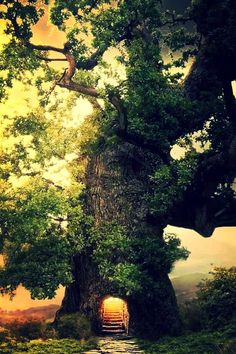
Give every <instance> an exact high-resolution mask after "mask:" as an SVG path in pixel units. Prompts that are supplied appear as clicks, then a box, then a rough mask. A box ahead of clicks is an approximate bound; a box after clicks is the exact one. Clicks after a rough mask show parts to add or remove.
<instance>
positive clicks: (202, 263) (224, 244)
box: [0, 14, 236, 310]
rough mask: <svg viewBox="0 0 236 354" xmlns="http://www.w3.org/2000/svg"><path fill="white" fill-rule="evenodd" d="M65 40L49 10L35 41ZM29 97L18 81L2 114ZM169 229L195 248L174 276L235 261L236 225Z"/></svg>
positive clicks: (10, 304) (26, 297) (11, 306)
mask: <svg viewBox="0 0 236 354" xmlns="http://www.w3.org/2000/svg"><path fill="white" fill-rule="evenodd" d="M2 27H3V24H2V23H1V21H0V35H1V37H0V45H1V44H2V43H4V42H5V40H6V39H5V37H4V35H3V32H2ZM64 41H65V36H64V34H62V33H60V32H59V31H58V30H57V28H56V27H55V26H52V25H51V24H50V23H49V21H48V16H47V14H46V15H45V16H44V17H43V18H42V19H41V20H40V22H39V23H38V25H37V26H35V28H34V38H33V40H32V42H34V43H35V44H40V43H44V44H51V45H55V46H57V47H62V46H63V43H64ZM114 53H115V50H113V51H110V52H109V53H107V54H106V57H107V59H108V60H110V61H111V60H112V58H113V57H114ZM53 56H54V55H53ZM57 65H58V64H57ZM60 67H62V68H63V67H66V63H62V64H60ZM62 92H63V91H62ZM62 94H63V93H62ZM29 98H30V102H31V106H32V108H33V107H34V106H35V105H36V104H37V99H36V91H35V89H34V88H32V89H30V90H29V91H27V90H25V88H24V87H23V85H22V84H21V83H19V82H16V83H15V85H14V89H13V91H12V92H11V94H10V96H9V99H8V101H7V102H5V103H3V104H0V115H3V114H9V115H12V116H14V115H15V114H17V113H19V112H21V113H23V114H24V113H25V112H24V109H25V108H24V107H25V104H24V102H25V100H26V99H29ZM77 110H78V111H77ZM81 110H82V111H83V114H82V115H83V116H86V113H88V112H89V110H90V108H89V106H88V104H87V103H86V102H82V101H81V102H80V103H79V105H78V104H77V106H75V109H74V113H73V119H76V118H78V119H79V118H80V116H81ZM79 111H80V112H79ZM175 153H176V154H177V155H178V154H179V150H178V149H177V148H176V150H175ZM166 231H168V232H174V233H176V234H177V235H178V236H179V237H180V239H181V240H182V244H183V246H185V247H187V249H188V250H189V251H190V252H191V254H190V256H189V258H188V260H187V261H184V262H178V263H177V264H176V266H175V268H174V270H173V272H172V274H171V276H172V277H174V276H179V275H183V274H189V273H196V272H201V273H207V272H208V271H209V270H210V269H212V267H213V265H214V266H232V265H235V256H236V227H231V228H226V227H223V228H218V229H216V230H215V232H214V234H213V235H212V237H210V238H203V237H201V236H200V235H198V234H197V233H196V232H194V231H192V230H186V229H181V228H175V227H172V226H169V227H168V228H167V230H166ZM63 292H64V290H63V288H61V289H59V290H58V293H57V296H56V298H54V299H53V300H40V301H39V300H32V299H31V298H30V294H29V292H27V291H26V290H25V289H23V288H22V287H20V288H19V289H18V291H17V295H16V296H15V298H14V299H13V301H10V300H9V298H8V297H6V296H4V297H0V308H2V309H4V310H15V309H25V308H29V307H32V306H40V305H47V304H52V303H56V304H59V303H60V302H61V299H62V297H63Z"/></svg>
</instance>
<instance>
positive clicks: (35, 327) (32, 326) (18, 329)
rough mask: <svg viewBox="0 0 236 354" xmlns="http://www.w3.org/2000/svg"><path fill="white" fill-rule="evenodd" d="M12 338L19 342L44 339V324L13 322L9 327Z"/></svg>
mask: <svg viewBox="0 0 236 354" xmlns="http://www.w3.org/2000/svg"><path fill="white" fill-rule="evenodd" d="M9 331H10V334H11V337H13V338H16V339H17V340H25V339H26V340H32V339H38V338H41V337H42V333H43V324H42V322H40V321H33V320H31V321H27V322H13V323H11V324H10V325H9Z"/></svg>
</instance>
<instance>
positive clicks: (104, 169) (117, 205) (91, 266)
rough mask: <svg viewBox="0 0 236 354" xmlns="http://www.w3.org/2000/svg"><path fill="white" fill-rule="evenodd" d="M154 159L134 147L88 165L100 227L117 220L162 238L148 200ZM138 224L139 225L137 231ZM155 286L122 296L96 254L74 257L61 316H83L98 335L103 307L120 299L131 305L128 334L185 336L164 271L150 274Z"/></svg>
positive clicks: (90, 199) (92, 207)
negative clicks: (109, 299)
mask: <svg viewBox="0 0 236 354" xmlns="http://www.w3.org/2000/svg"><path fill="white" fill-rule="evenodd" d="M157 164H158V161H157V160H155V157H154V156H153V155H152V154H144V153H143V151H141V150H138V149H137V148H134V147H133V146H132V145H129V144H121V145H118V146H116V147H115V148H111V147H110V148H107V149H106V150H105V151H103V152H102V153H100V154H97V155H96V156H93V157H92V158H91V159H90V161H89V162H88V166H87V177H86V183H87V207H88V211H89V213H91V214H92V215H93V216H94V218H95V220H96V222H97V223H98V224H99V223H102V222H106V221H111V220H113V221H114V220H116V221H118V222H119V223H121V224H124V225H126V226H131V227H133V226H134V225H135V227H136V228H137V227H139V225H140V227H141V228H142V230H144V229H145V228H149V229H152V228H153V229H154V230H155V229H156V230H157V231H156V236H157V237H162V234H163V226H164V225H160V226H158V227H157V226H156V225H155V227H153V225H150V224H149V222H148V207H147V203H146V199H145V195H146V193H147V192H148V191H149V189H150V186H149V182H148V181H149V178H148V176H149V175H150V174H151V173H152V172H153V169H154V168H155V167H157ZM137 225H138V226H137ZM148 271H149V273H150V274H149V275H150V276H151V278H152V280H153V284H152V286H151V287H149V288H148V291H147V293H146V294H145V295H141V294H140V295H132V296H129V297H127V296H126V295H125V294H122V293H120V292H119V293H117V292H116V290H115V288H114V286H113V284H112V283H109V282H108V281H106V280H104V279H103V278H102V277H101V276H100V274H99V271H98V267H97V264H96V262H95V260H94V259H93V255H92V250H91V252H90V251H87V254H80V255H76V256H74V259H73V275H74V282H73V283H72V284H71V285H70V286H69V287H68V288H67V289H66V293H65V297H64V300H63V302H62V306H61V308H60V310H59V311H58V315H59V316H60V315H62V314H64V313H73V312H82V313H84V314H85V315H86V316H88V318H90V319H91V321H92V325H93V328H94V329H95V331H98V332H99V306H100V304H101V300H102V298H104V297H105V296H106V295H112V296H119V297H122V298H123V299H125V300H126V301H127V303H128V309H129V314H130V326H129V331H130V333H132V334H136V335H139V336H142V337H150V338H151V337H152V338H156V337H159V336H161V335H164V334H173V335H174V334H178V333H180V329H181V325H180V320H179V315H178V308H177V303H176V298H175V294H174V290H173V287H172V284H171V282H170V280H169V278H168V274H167V272H166V271H165V270H163V271H159V272H153V271H152V270H151V269H149V270H148Z"/></svg>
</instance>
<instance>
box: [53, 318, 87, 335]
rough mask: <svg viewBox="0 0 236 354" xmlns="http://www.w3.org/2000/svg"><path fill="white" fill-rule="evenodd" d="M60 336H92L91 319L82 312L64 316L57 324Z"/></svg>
mask: <svg viewBox="0 0 236 354" xmlns="http://www.w3.org/2000/svg"><path fill="white" fill-rule="evenodd" d="M57 332H58V336H59V338H74V339H88V338H90V337H91V336H92V330H91V324H90V322H89V320H88V319H87V318H86V317H85V316H84V315H81V314H70V315H65V316H62V317H61V318H60V320H59V322H58V324H57Z"/></svg>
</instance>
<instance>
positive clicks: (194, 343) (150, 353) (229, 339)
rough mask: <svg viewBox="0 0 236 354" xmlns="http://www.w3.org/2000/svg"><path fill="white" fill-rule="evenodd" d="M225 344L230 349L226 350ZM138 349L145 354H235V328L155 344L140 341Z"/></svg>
mask: <svg viewBox="0 0 236 354" xmlns="http://www.w3.org/2000/svg"><path fill="white" fill-rule="evenodd" d="M227 344H230V345H228V346H230V347H231V348H228V349H227ZM140 347H141V348H142V349H143V350H144V352H145V353H146V354H224V353H225V354H228V353H230V354H231V353H236V328H234V327H233V326H228V327H225V328H223V329H221V330H218V331H214V332H212V331H211V332H210V331H202V332H198V333H192V334H188V335H183V336H180V337H164V338H162V339H160V340H159V341H157V342H150V341H140Z"/></svg>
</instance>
